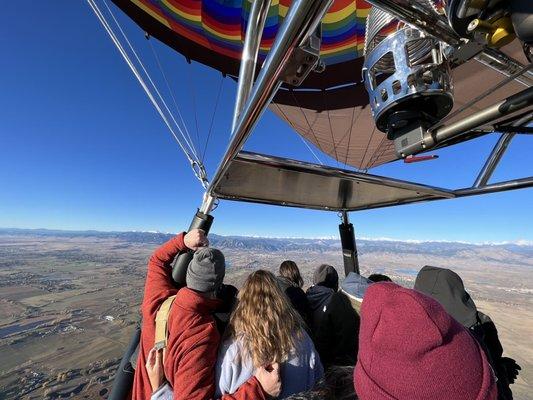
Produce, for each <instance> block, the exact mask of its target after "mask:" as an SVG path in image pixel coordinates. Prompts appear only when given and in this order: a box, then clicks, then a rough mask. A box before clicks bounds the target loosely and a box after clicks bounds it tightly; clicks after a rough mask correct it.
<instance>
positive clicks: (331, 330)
mask: <svg viewBox="0 0 533 400" xmlns="http://www.w3.org/2000/svg"><path fill="white" fill-rule="evenodd" d="M313 283H314V285H313V286H311V287H310V288H309V289H308V290H307V299H308V301H309V307H310V311H311V312H310V322H311V331H312V332H313V337H314V340H315V345H316V348H317V350H318V353H319V354H320V358H321V360H322V363H323V364H324V365H325V366H329V365H332V364H335V365H355V361H356V359H357V332H358V329H359V321H358V316H357V314H356V313H355V311H354V309H353V308H352V305H351V304H350V300H349V299H348V297H347V296H346V295H345V294H344V293H341V292H338V288H339V275H338V274H337V271H336V270H335V268H333V267H332V266H331V265H327V264H323V265H320V266H319V267H318V268H317V269H316V270H315V272H314V275H313Z"/></svg>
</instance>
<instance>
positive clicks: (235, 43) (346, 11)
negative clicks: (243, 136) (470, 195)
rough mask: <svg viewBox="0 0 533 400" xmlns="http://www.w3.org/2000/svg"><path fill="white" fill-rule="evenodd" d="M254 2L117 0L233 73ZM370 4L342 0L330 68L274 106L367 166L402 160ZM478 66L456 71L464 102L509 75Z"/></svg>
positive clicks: (338, 153)
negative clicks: (377, 62)
mask: <svg viewBox="0 0 533 400" xmlns="http://www.w3.org/2000/svg"><path fill="white" fill-rule="evenodd" d="M251 1H252V0H113V2H114V3H115V4H116V5H117V6H118V7H119V8H120V9H122V10H123V11H124V12H125V13H126V14H127V15H128V16H129V17H130V18H131V19H133V20H134V21H135V22H136V23H137V24H138V25H139V26H140V28H141V29H143V30H144V31H146V32H147V33H148V34H149V35H151V36H153V37H155V38H157V39H159V40H160V41H162V42H163V43H165V44H167V45H168V46H170V47H172V48H173V49H175V50H176V51H177V52H179V53H181V54H182V55H183V56H184V57H185V58H186V59H187V60H188V61H196V62H200V63H202V64H205V65H208V66H210V67H212V68H214V69H216V70H218V71H220V72H221V73H222V74H224V75H229V76H232V77H237V76H238V72H239V63H240V58H241V52H242V47H243V42H244V37H245V31H246V25H247V22H248V16H249V13H250V8H251V4H252V2H251ZM290 4H291V0H272V1H271V6H270V10H269V12H268V16H267V20H266V24H265V29H264V31H263V35H262V41H261V48H260V54H259V60H258V64H259V65H261V63H262V61H263V60H264V58H265V56H266V54H267V53H268V51H269V49H270V47H271V46H272V43H273V41H274V38H275V36H276V34H277V31H278V29H279V27H280V24H281V23H282V21H283V19H284V17H285V16H286V15H287V12H288V9H289V6H290ZM370 8H371V6H370V5H369V4H368V3H367V2H366V1H364V0H334V2H333V4H332V6H331V7H330V9H329V11H328V13H327V14H326V16H325V17H324V19H323V21H322V44H321V51H320V55H321V59H322V61H323V62H324V63H325V65H326V69H325V71H324V72H322V73H315V72H312V73H311V74H309V76H308V77H307V78H306V80H305V81H304V82H303V84H302V85H301V86H299V87H292V86H288V85H283V86H282V87H281V89H280V90H278V93H277V94H276V96H275V98H274V101H273V103H272V104H271V106H270V109H271V110H272V111H273V112H274V113H275V114H276V115H278V116H279V117H280V118H282V119H283V120H285V121H286V122H287V123H288V124H289V125H290V126H291V127H292V128H293V129H294V130H295V131H296V132H297V133H299V134H300V135H302V136H303V137H304V138H305V139H306V140H308V141H309V142H310V143H312V144H313V145H315V146H316V147H317V148H318V149H319V150H320V151H322V152H324V153H326V154H328V155H330V156H331V157H333V158H335V159H336V160H337V161H338V162H340V163H343V164H344V165H351V166H353V167H356V168H358V169H362V170H367V169H370V168H372V167H374V166H377V165H380V164H383V163H386V162H389V161H392V160H396V159H397V158H398V157H397V156H396V154H395V152H394V145H393V143H392V142H391V141H389V140H388V139H387V137H386V135H385V134H383V133H382V132H379V131H378V130H377V129H376V127H375V124H374V120H373V119H372V116H371V113H370V107H369V105H368V96H367V93H366V91H365V89H364V85H363V83H362V76H361V69H362V64H363V50H364V39H365V28H366V17H367V16H368V14H369V12H370ZM390 29H395V28H394V27H391V28H390ZM513 50H516V49H513ZM514 53H515V55H516V53H517V51H514ZM518 53H520V51H519V49H518ZM476 67H477V66H476V65H471V64H469V65H468V66H464V67H461V68H459V69H457V70H455V71H454V81H455V84H456V88H457V87H458V85H457V84H458V83H460V86H459V91H461V92H464V93H463V94H461V96H460V97H459V101H457V98H456V104H457V105H461V104H463V105H464V104H466V103H468V102H469V99H471V98H473V97H474V96H475V93H479V91H480V90H482V89H483V87H485V86H487V83H490V84H496V83H497V82H498V81H499V80H501V79H502V76H501V75H499V74H497V73H495V72H494V71H490V70H487V71H484V73H483V74H479V73H478V72H479V71H478V69H476ZM478 78H479V79H478ZM479 80H481V81H479ZM470 83H472V85H474V86H472V85H471V84H470ZM511 86H512V85H511ZM509 89H510V90H512V89H516V87H511V88H509ZM456 92H457V90H456ZM488 100H489V101H490V98H489V99H488ZM473 111H475V109H473Z"/></svg>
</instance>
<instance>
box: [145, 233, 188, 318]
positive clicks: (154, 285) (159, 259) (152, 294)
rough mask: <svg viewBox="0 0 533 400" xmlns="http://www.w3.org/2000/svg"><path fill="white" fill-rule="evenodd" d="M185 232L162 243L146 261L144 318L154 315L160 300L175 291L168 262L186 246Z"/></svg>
mask: <svg viewBox="0 0 533 400" xmlns="http://www.w3.org/2000/svg"><path fill="white" fill-rule="evenodd" d="M184 236H185V233H180V234H179V235H176V236H174V237H173V238H172V239H170V240H169V241H168V242H166V243H165V244H164V245H162V246H161V247H159V248H158V249H157V250H156V251H154V253H153V254H152V256H151V257H150V261H148V272H147V274H146V283H145V286H144V298H143V303H142V313H143V318H144V319H149V318H150V317H151V316H154V315H155V313H156V312H157V309H158V308H159V306H160V304H161V301H162V300H164V299H166V298H167V297H170V296H173V295H174V294H176V293H177V291H178V290H177V288H176V287H175V286H174V283H173V281H172V269H171V268H170V264H171V263H172V261H173V260H174V257H176V255H177V254H178V253H179V252H180V251H183V250H186V249H187V247H186V246H185V243H184V242H183V238H184Z"/></svg>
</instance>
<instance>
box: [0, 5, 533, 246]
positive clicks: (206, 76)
mask: <svg viewBox="0 0 533 400" xmlns="http://www.w3.org/2000/svg"><path fill="white" fill-rule="evenodd" d="M118 16H119V17H120V21H121V22H122V23H123V24H124V26H125V28H126V30H127V32H128V35H129V37H130V39H132V41H133V42H134V43H135V45H136V46H137V47H138V49H139V52H140V53H141V54H142V56H143V59H144V60H145V61H146V63H147V64H148V66H149V70H150V71H151V72H152V73H153V74H154V77H155V78H157V79H158V80H159V81H160V82H161V80H160V75H158V70H157V69H156V68H155V60H154V58H153V56H152V54H151V52H150V48H149V47H148V44H147V43H146V40H145V39H144V37H143V33H142V32H141V31H140V30H139V29H137V28H136V26H134V25H133V23H131V22H130V21H129V20H128V19H127V18H126V17H124V16H123V15H120V13H119V15H118ZM154 45H155V47H156V48H157V51H158V54H159V56H160V57H161V60H162V62H163V65H164V68H165V71H166V72H167V75H168V77H169V80H170V84H171V86H172V88H173V92H174V94H175V95H176V98H177V100H178V103H179V105H180V108H181V111H182V113H183V114H184V115H185V118H186V122H187V125H188V127H189V129H190V131H191V133H193V136H196V134H195V131H196V129H195V118H194V114H195V112H194V110H195V108H194V107H193V98H194V99H195V103H196V111H197V115H198V125H199V132H200V135H199V136H200V139H201V141H200V143H201V146H200V147H201V148H203V143H204V142H203V140H205V138H206V137H207V131H208V129H209V123H210V119H211V117H212V115H213V109H214V104H215V98H216V93H217V91H218V87H219V85H220V83H221V79H222V78H221V76H220V74H218V73H216V72H214V71H211V70H209V69H208V68H206V67H204V66H202V65H198V64H193V65H188V64H187V63H186V62H185V60H184V59H183V57H181V56H180V55H178V54H177V53H175V52H173V51H172V50H170V49H168V48H166V47H165V46H164V45H161V44H160V43H154ZM0 48H1V49H2V52H3V55H2V59H1V60H2V61H1V62H0V226H2V227H20V228H54V229H98V230H159V231H166V232H175V231H179V230H181V229H185V228H186V227H187V225H188V223H189V221H190V218H191V216H192V214H193V212H194V211H195V208H196V207H197V206H198V205H199V203H200V201H201V196H202V189H201V187H200V185H199V184H198V182H197V181H196V180H195V178H194V177H193V175H192V173H191V171H190V169H189V167H188V165H187V162H186V160H185V158H184V157H183V155H182V154H181V152H180V151H179V149H178V147H177V145H176V143H175V142H174V141H173V140H172V138H171V136H170V134H169V133H168V131H167V130H166V128H165V127H164V125H163V123H162V122H161V120H160V118H159V117H158V115H157V114H156V112H155V111H154V109H153V108H152V106H151V104H150V103H149V102H148V100H147V98H146V96H145V95H144V93H143V92H142V90H141V88H140V86H139V85H138V83H137V82H136V81H135V80H134V78H133V76H132V74H131V73H130V72H129V70H128V68H127V66H126V65H125V63H124V62H123V61H122V59H121V58H120V57H119V54H118V52H117V51H116V49H115V48H114V46H113V45H112V43H111V41H110V40H109V38H108V37H107V36H106V34H105V33H104V31H103V30H102V28H101V26H100V25H99V24H98V22H97V20H96V18H95V16H94V15H93V14H92V12H91V11H90V9H89V7H88V5H87V4H86V3H85V2H84V1H68V0H58V1H54V2H6V3H5V4H3V7H2V13H0ZM160 87H161V88H164V86H162V85H161V86H160ZM234 95H235V84H234V83H233V82H232V81H230V80H229V79H225V80H224V81H223V92H222V98H221V102H220V104H219V107H218V110H217V113H216V116H215V127H214V129H213V133H212V138H211V141H210V145H209V148H208V152H207V153H208V155H207V168H208V171H209V172H210V173H211V174H212V173H213V171H214V169H215V167H216V165H217V164H218V160H219V159H220V156H221V154H222V152H223V150H224V149H225V147H226V144H227V141H228V138H229V127H230V123H231V115H232V111H233V101H234ZM496 140H497V136H495V135H493V136H487V137H485V138H483V139H480V140H477V141H475V142H471V143H467V144H463V145H460V146H456V147H453V148H452V149H446V150H443V151H440V152H439V154H440V158H439V159H438V160H436V161H431V162H428V163H420V164H412V165H405V164H403V163H393V164H390V165H385V166H382V167H378V168H376V169H374V170H373V171H372V172H373V173H375V174H380V175H388V176H394V177H398V178H402V179H408V180H413V181H418V182H422V183H428V184H433V185H436V186H438V185H441V186H443V187H450V188H458V187H466V186H470V185H471V184H472V182H473V180H474V179H475V177H476V174H477V172H478V169H479V167H480V166H481V165H482V162H483V159H484V157H485V156H486V155H487V154H488V153H489V152H490V149H491V148H492V146H493V145H494V143H495V141H496ZM532 144H533V138H531V137H518V138H516V139H515V140H514V142H513V143H512V145H511V147H510V150H509V151H508V153H507V154H506V156H505V158H504V159H503V161H502V163H501V164H500V166H499V168H498V170H497V172H496V173H495V175H494V177H493V180H503V179H510V178H514V177H523V176H528V175H532V173H533V164H532V163H531V160H530V154H531V152H530V149H531V146H532ZM246 148H247V149H248V150H253V151H258V152H262V153H267V154H274V155H281V156H287V157H291V158H295V159H301V160H308V161H312V160H313V158H312V156H311V155H310V153H309V151H308V150H307V149H306V148H305V146H304V145H303V143H302V141H301V140H300V138H299V137H298V136H297V135H296V134H295V133H294V132H292V131H291V130H290V129H289V128H288V127H287V126H286V125H285V124H284V123H283V122H281V121H279V120H278V119H277V118H276V117H275V116H274V115H273V114H271V113H270V112H267V114H266V115H265V116H264V118H263V119H262V120H261V122H260V123H259V125H258V127H257V128H256V130H255V132H254V134H253V135H252V138H251V140H250V141H249V143H248V145H247V146H246ZM322 158H325V157H322ZM532 200H533V192H532V191H531V190H521V191H515V192H509V193H503V194H494V195H488V196H483V197H471V198H466V199H458V200H452V201H441V202H432V203H425V204H417V205H410V206H401V207H394V208H387V209H379V210H373V211H366V212H360V213H353V214H351V219H352V221H353V222H354V224H355V227H356V231H357V234H358V235H359V236H362V237H391V238H398V239H445V240H464V241H472V242H481V241H514V240H521V239H522V240H533V228H532V227H531V226H532V223H531V222H532V218H531V217H532V214H533V211H532V207H531V204H533V201H532ZM214 215H215V224H214V227H213V232H215V233H219V234H245V235H266V236H305V237H324V236H336V235H337V224H338V222H339V220H338V217H337V215H336V214H334V213H326V212H319V211H310V210H299V209H293V208H282V207H272V206H261V205H253V204H243V203H235V202H222V203H221V205H220V206H219V208H218V209H217V210H216V211H215V214H214Z"/></svg>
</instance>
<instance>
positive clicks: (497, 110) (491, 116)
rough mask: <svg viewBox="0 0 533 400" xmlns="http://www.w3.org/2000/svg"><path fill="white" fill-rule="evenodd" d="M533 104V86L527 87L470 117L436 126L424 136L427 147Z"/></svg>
mask: <svg viewBox="0 0 533 400" xmlns="http://www.w3.org/2000/svg"><path fill="white" fill-rule="evenodd" d="M532 105H533V87H530V88H528V89H525V90H523V91H521V92H519V93H517V94H514V95H512V96H511V97H508V98H507V99H505V100H502V101H499V102H498V103H496V104H494V105H492V106H490V107H487V108H485V109H484V110H481V111H478V112H476V113H474V114H472V115H469V116H468V117H466V118H464V119H461V120H459V121H457V122H454V123H451V124H450V125H444V126H441V127H438V128H436V129H435V130H434V131H433V132H427V134H426V135H425V137H424V145H425V148H426V149H430V148H432V147H433V146H435V145H436V144H439V143H442V142H444V141H446V140H448V139H451V138H452V137H455V136H457V135H461V134H463V133H465V132H469V131H471V130H473V129H476V128H478V127H480V126H483V125H485V124H489V123H491V122H492V121H495V120H497V119H498V118H501V117H505V116H506V115H510V114H512V113H515V112H518V111H520V110H523V109H525V108H527V107H531V106H532Z"/></svg>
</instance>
